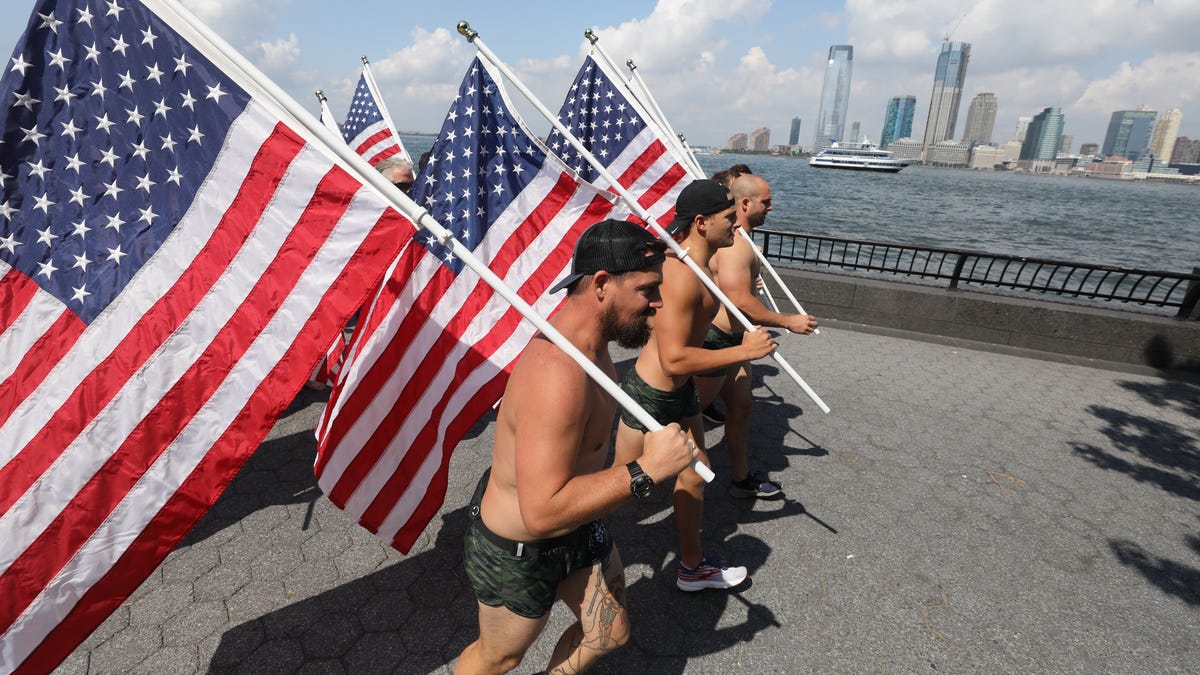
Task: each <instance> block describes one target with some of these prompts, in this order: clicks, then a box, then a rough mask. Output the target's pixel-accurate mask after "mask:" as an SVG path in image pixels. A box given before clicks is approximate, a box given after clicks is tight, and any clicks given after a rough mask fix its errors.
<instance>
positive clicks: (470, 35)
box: [458, 21, 829, 413]
mask: <svg viewBox="0 0 1200 675" xmlns="http://www.w3.org/2000/svg"><path fill="white" fill-rule="evenodd" d="M458 32H459V33H460V34H461V35H462V36H463V37H465V38H466V39H467V41H468V42H470V43H472V44H474V45H475V48H476V49H477V50H479V55H480V56H482V57H483V59H484V60H485V61H486V62H487V63H488V64H490V65H491V66H492V67H493V68H496V69H497V70H499V71H500V72H501V73H502V74H503V75H504V77H505V78H506V79H507V80H508V81H509V82H511V83H512V84H513V85H515V86H516V87H517V89H519V90H520V92H521V94H522V95H524V96H525V98H526V99H527V100H528V101H529V102H530V103H531V104H532V105H533V107H535V108H537V110H538V112H540V113H541V114H542V116H543V117H545V118H546V119H547V120H548V121H549V122H550V123H551V124H552V125H553V126H554V128H555V129H556V130H557V131H558V133H560V134H562V136H563V138H564V139H566V140H567V142H569V143H570V144H571V147H573V148H575V151H576V152H578V153H579V156H580V157H584V158H586V159H587V161H588V163H589V164H591V165H592V168H593V169H595V170H596V172H597V173H599V174H600V175H601V176H603V177H604V180H606V181H608V183H609V185H610V186H611V189H612V190H614V191H616V193H617V194H619V195H620V196H621V198H622V199H624V200H625V203H626V205H627V206H629V209H630V211H632V212H633V213H635V214H637V216H638V217H639V218H641V219H642V220H643V221H645V222H646V224H647V225H649V226H650V228H651V229H652V230H653V231H654V233H655V234H657V235H658V237H659V239H662V240H663V241H664V242H665V243H666V244H667V247H668V248H670V249H671V250H672V251H673V252H674V253H675V255H676V257H678V258H679V260H680V261H681V262H683V263H684V264H685V265H687V266H688V268H690V269H691V270H692V272H693V273H695V275H696V277H697V278H699V279H700V281H701V283H703V284H704V286H705V287H706V288H708V290H709V292H711V293H712V294H713V295H714V296H715V297H716V298H717V300H718V301H720V303H721V304H722V305H725V310H726V311H727V312H728V313H729V315H730V316H731V317H733V318H735V319H736V320H737V322H738V323H740V324H741V325H742V327H743V328H744V329H745V330H747V331H754V330H755V327H754V325H753V324H751V323H750V320H749V319H748V318H746V315H745V314H743V313H742V311H741V310H740V309H738V308H737V305H735V304H733V301H732V300H730V299H729V296H727V295H725V293H724V292H723V291H721V289H720V288H719V287H718V286H717V284H716V282H714V281H713V280H712V277H710V276H709V275H707V274H705V273H704V272H703V271H702V270H701V269H700V266H699V265H697V264H696V261H694V260H692V259H691V258H690V257H689V256H688V254H687V251H685V250H683V249H682V248H680V246H679V244H678V242H676V241H675V239H673V238H672V237H671V235H669V234H667V232H666V230H664V229H662V227H661V226H660V225H659V224H658V223H657V222H655V220H654V218H653V217H651V216H650V213H649V212H648V211H646V209H645V208H643V207H642V206H641V204H638V201H637V200H636V199H634V197H633V195H631V194H630V193H629V190H626V189H625V188H624V186H622V185H621V184H620V183H618V182H617V180H616V178H614V177H613V175H612V174H611V173H609V172H608V169H606V168H605V167H604V165H603V164H601V163H600V161H599V160H597V159H596V157H595V156H594V155H592V153H591V152H590V151H588V149H587V148H585V147H583V144H582V143H580V142H579V139H578V138H575V135H574V134H572V133H571V131H570V129H567V128H566V127H565V126H563V124H562V122H560V121H559V120H558V117H557V116H555V115H554V114H553V113H551V112H550V111H549V110H547V109H546V106H544V105H542V102H541V101H540V100H538V98H537V97H536V96H534V94H533V92H531V91H529V89H528V88H527V87H526V86H525V84H524V83H523V82H521V80H520V79H518V78H517V76H516V75H514V74H513V72H512V71H511V70H509V69H508V66H506V65H504V63H503V62H501V61H500V60H499V59H498V58H497V57H496V55H495V54H493V53H492V50H491V49H488V47H487V45H485V44H484V43H483V41H482V40H480V39H479V33H477V32H476V31H474V30H472V29H471V26H470V24H468V23H467V22H466V21H459V22H458ZM771 358H773V359H774V360H775V362H776V363H777V364H779V367H780V368H782V369H783V371H784V372H785V373H787V374H788V375H789V376H791V378H792V379H793V380H794V381H795V382H796V384H798V385H799V386H800V388H801V389H803V390H804V393H805V394H808V397H809V398H810V399H812V401H813V403H815V404H817V407H818V408H820V409H821V411H822V412H826V413H827V412H829V406H828V405H826V404H825V401H823V400H821V397H820V396H818V395H817V392H815V391H813V389H812V387H810V386H809V385H808V383H807V382H805V381H804V378H802V377H800V374H799V373H797V372H796V369H795V368H793V367H792V365H791V364H790V363H788V362H787V359H785V358H784V357H783V355H782V354H780V353H779V350H778V349H777V350H775V351H773V352H771Z"/></svg>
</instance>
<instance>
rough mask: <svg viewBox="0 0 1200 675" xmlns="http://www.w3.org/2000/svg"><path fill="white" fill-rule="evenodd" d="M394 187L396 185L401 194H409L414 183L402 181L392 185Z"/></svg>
mask: <svg viewBox="0 0 1200 675" xmlns="http://www.w3.org/2000/svg"><path fill="white" fill-rule="evenodd" d="M392 185H395V186H396V187H398V188H400V191H401V192H408V191H409V190H411V189H412V186H413V182H412V181H411V180H406V181H401V182H399V183H392Z"/></svg>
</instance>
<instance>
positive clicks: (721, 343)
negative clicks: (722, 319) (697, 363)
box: [697, 324, 742, 377]
mask: <svg viewBox="0 0 1200 675" xmlns="http://www.w3.org/2000/svg"><path fill="white" fill-rule="evenodd" d="M740 344H742V337H741V334H735V333H727V332H725V331H723V330H721V329H720V328H717V327H716V326H714V325H712V324H709V326H708V334H707V335H705V336H704V345H703V346H704V348H705V349H709V350H713V351H716V350H718V349H728V348H730V347H736V346H738V345H740ZM729 368H730V366H725V367H724V368H714V369H713V370H710V371H708V372H706V373H700V374H699V375H698V376H697V377H725V373H726V372H728V370H729Z"/></svg>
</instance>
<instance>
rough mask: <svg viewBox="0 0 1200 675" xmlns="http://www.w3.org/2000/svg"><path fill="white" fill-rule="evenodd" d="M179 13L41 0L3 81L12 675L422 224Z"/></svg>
mask: <svg viewBox="0 0 1200 675" xmlns="http://www.w3.org/2000/svg"><path fill="white" fill-rule="evenodd" d="M175 7H176V6H175V5H173V4H171V3H166V2H161V1H160V0H144V1H138V0H107V1H106V2H101V1H99V0H91V1H83V0H76V1H72V0H43V1H42V2H39V3H37V6H36V7H35V8H34V13H33V15H32V16H31V17H30V20H29V23H28V26H27V28H26V30H25V33H24V34H23V35H22V37H21V39H20V41H19V43H18V44H17V47H16V49H15V51H14V52H13V55H12V57H11V60H8V61H6V62H4V63H3V65H2V66H0V67H2V68H3V70H2V72H0V670H4V671H7V670H11V669H22V670H30V671H35V672H36V671H48V670H50V669H51V668H53V667H54V665H56V664H57V663H59V662H60V661H61V660H62V659H63V658H64V657H65V656H66V655H67V654H69V653H70V652H71V650H72V649H73V648H74V647H75V646H76V645H78V644H79V642H80V641H82V640H83V639H84V638H85V637H86V636H87V635H88V634H89V633H90V632H91V631H92V629H93V628H94V627H95V626H96V625H98V624H99V623H100V622H101V621H102V620H103V619H104V618H105V617H106V616H107V615H108V614H109V613H110V612H111V611H112V610H113V609H115V608H116V607H117V606H118V605H119V604H120V603H121V602H122V600H123V599H124V598H125V597H126V596H127V595H128V594H129V593H130V592H131V591H133V590H134V589H136V588H137V586H138V585H139V584H140V583H141V581H142V580H143V579H144V578H145V577H146V576H147V575H148V574H149V573H150V572H151V571H152V570H153V569H154V568H155V566H157V564H158V563H159V562H160V561H161V560H162V559H163V557H164V556H166V554H167V553H168V552H169V551H170V550H171V549H172V548H173V547H174V546H175V544H176V543H177V542H178V541H179V540H180V539H181V538H182V537H183V535H184V534H185V533H186V532H187V530H188V529H189V528H190V527H191V526H192V525H193V524H194V523H195V521H196V520H197V519H198V518H199V517H200V516H201V515H202V514H203V513H204V511H205V510H206V509H207V508H208V507H209V506H210V505H211V504H212V503H213V502H214V501H215V500H216V498H217V496H218V495H219V494H220V493H221V491H222V490H223V489H224V487H225V485H226V484H227V483H228V482H229V481H230V480H231V479H232V478H233V475H234V473H236V471H237V470H238V468H239V467H240V466H241V465H242V463H243V462H244V461H245V459H246V458H247V457H248V456H249V454H250V453H251V452H252V451H253V450H254V449H255V448H256V447H257V446H258V444H259V442H260V441H261V440H262V438H263V436H264V435H265V434H266V433H267V431H268V430H269V429H270V428H271V426H272V424H273V422H274V420H275V418H276V417H277V416H278V415H279V413H280V412H281V411H283V410H284V409H285V408H286V407H287V405H288V404H289V403H290V401H291V399H292V397H293V395H294V393H295V392H296V391H297V390H298V389H299V388H300V386H301V385H302V384H303V382H304V380H305V379H306V378H307V377H308V375H309V373H310V372H311V371H312V369H313V366H314V365H315V364H316V362H317V360H318V359H319V358H320V355H321V352H322V350H323V349H324V348H325V347H326V346H327V345H329V344H330V343H331V342H332V340H333V338H334V336H335V334H336V333H337V332H338V331H339V330H341V327H342V326H343V325H344V324H345V322H346V319H347V318H348V317H347V315H348V314H349V312H351V311H353V309H354V308H356V307H359V306H360V305H361V303H362V302H364V301H365V300H366V299H367V298H368V297H369V294H370V292H371V291H372V290H373V289H374V287H375V286H376V285H377V284H378V283H379V281H380V279H381V278H382V274H383V272H384V270H385V269H386V267H387V265H388V262H389V261H390V260H391V259H392V258H393V257H394V256H395V254H396V251H397V249H398V248H399V244H398V243H397V242H399V241H401V240H402V239H403V238H406V237H409V236H411V233H412V230H413V228H412V224H411V223H410V222H408V221H407V220H405V219H403V218H402V217H401V216H400V215H399V214H397V213H396V212H395V211H389V210H387V206H386V204H385V202H384V200H383V198H382V197H380V196H379V195H378V194H377V193H375V192H373V191H371V190H368V189H364V188H363V187H362V185H361V183H360V181H359V180H358V179H357V178H355V177H353V176H351V175H350V174H349V173H348V172H347V171H346V170H344V169H343V168H341V167H340V166H339V165H338V164H337V163H336V161H335V160H334V159H333V155H331V154H330V153H329V151H328V150H327V149H325V148H324V146H322V145H321V144H320V143H318V142H314V141H313V135H312V134H311V133H308V132H306V131H304V130H303V127H302V126H301V123H300V121H299V120H298V119H296V118H293V117H291V116H290V115H288V114H286V113H284V112H282V111H283V107H282V104H281V102H280V101H279V100H278V99H274V98H272V96H271V94H270V93H268V89H269V88H270V87H269V86H268V85H265V84H260V83H259V82H258V81H255V80H252V79H251V77H250V76H248V75H245V74H242V71H232V70H231V72H225V71H224V70H223V69H222V68H221V67H220V66H219V65H217V64H225V63H229V62H230V61H229V56H228V53H229V48H228V47H227V46H224V45H221V46H218V45H215V44H213V43H211V42H209V41H207V40H205V39H204V38H203V37H201V36H200V35H199V34H198V32H197V31H196V30H194V29H193V28H192V27H191V24H188V23H187V21H188V19H185V18H184V17H182V16H181V15H180V14H178V13H177V10H176V8H175ZM233 72H236V73H237V74H231V73H233Z"/></svg>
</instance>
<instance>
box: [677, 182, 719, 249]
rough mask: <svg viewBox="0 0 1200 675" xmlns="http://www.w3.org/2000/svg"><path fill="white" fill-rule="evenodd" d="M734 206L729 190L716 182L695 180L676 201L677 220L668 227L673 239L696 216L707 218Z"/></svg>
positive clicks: (682, 191)
mask: <svg viewBox="0 0 1200 675" xmlns="http://www.w3.org/2000/svg"><path fill="white" fill-rule="evenodd" d="M731 206H733V200H732V199H730V198H729V188H727V187H725V186H724V185H721V184H720V183H718V182H717V181H715V180H710V179H708V178H702V179H700V180H694V181H692V182H691V183H689V184H688V185H687V187H685V188H683V190H681V191H680V192H679V198H678V199H677V200H675V220H672V221H671V224H670V225H668V226H667V232H669V233H670V234H671V236H672V237H678V236H679V233H680V232H683V231H684V229H686V228H687V225H688V223H690V222H692V220H694V219H695V218H696V216H707V215H711V214H714V213H717V212H718V211H724V210H725V209H727V208H729V207H731Z"/></svg>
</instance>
